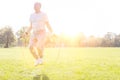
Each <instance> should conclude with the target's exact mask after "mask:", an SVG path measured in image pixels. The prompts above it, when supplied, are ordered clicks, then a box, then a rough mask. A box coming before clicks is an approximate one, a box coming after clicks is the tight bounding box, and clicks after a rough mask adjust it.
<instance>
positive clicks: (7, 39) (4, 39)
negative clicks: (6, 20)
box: [0, 26, 15, 48]
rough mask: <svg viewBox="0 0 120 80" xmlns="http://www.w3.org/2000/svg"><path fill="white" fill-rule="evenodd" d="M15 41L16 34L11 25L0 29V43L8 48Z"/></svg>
mask: <svg viewBox="0 0 120 80" xmlns="http://www.w3.org/2000/svg"><path fill="white" fill-rule="evenodd" d="M14 41H15V36H14V34H13V31H12V29H11V27H10V26H6V27H4V28H2V29H0V44H2V45H4V47H5V48H8V47H9V46H10V45H11V44H12V43H13V42H14Z"/></svg>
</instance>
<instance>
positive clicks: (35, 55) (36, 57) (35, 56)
mask: <svg viewBox="0 0 120 80" xmlns="http://www.w3.org/2000/svg"><path fill="white" fill-rule="evenodd" d="M29 49H30V52H31V54H32V55H33V57H34V58H35V59H36V60H37V59H38V58H39V57H38V56H37V54H36V52H35V49H34V47H32V46H31V47H30V48H29Z"/></svg>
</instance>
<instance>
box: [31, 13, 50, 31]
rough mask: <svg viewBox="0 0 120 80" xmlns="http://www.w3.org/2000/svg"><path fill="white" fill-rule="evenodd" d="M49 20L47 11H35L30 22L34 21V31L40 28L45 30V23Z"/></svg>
mask: <svg viewBox="0 0 120 80" xmlns="http://www.w3.org/2000/svg"><path fill="white" fill-rule="evenodd" d="M47 21H48V17H47V15H46V14H45V13H43V12H40V13H33V14H31V16H30V22H31V23H32V30H33V32H36V31H39V30H45V23H46V22H47Z"/></svg>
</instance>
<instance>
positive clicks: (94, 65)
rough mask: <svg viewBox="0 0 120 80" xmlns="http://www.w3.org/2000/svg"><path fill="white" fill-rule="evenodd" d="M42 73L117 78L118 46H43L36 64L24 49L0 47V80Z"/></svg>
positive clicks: (57, 77) (71, 79)
mask: <svg viewBox="0 0 120 80" xmlns="http://www.w3.org/2000/svg"><path fill="white" fill-rule="evenodd" d="M42 74H44V75H46V76H47V77H48V78H49V80H120V48H61V49H60V50H59V49H58V48H46V49H45V52H44V64H43V65H39V66H36V67H35V66H34V58H33V57H32V55H31V54H30V52H29V50H28V48H8V49H3V48H1V49H0V80H40V79H33V78H35V77H36V76H37V75H42ZM41 80H43V79H41ZM45 80H47V79H45Z"/></svg>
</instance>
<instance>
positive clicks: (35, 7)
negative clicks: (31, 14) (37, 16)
mask: <svg viewBox="0 0 120 80" xmlns="http://www.w3.org/2000/svg"><path fill="white" fill-rule="evenodd" d="M40 8H41V4H40V3H35V4H34V10H35V12H39V11H40Z"/></svg>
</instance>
